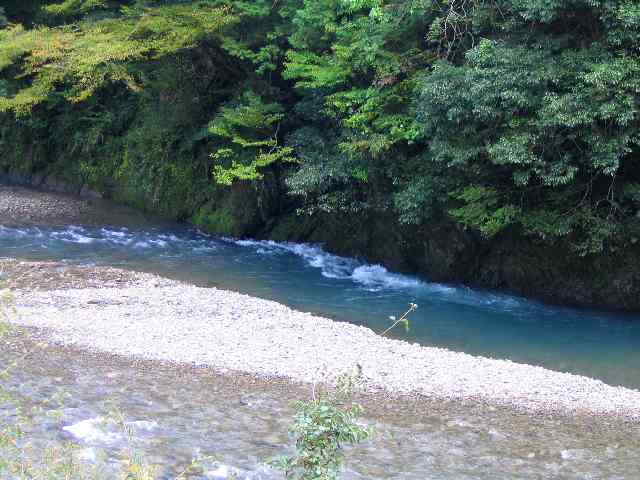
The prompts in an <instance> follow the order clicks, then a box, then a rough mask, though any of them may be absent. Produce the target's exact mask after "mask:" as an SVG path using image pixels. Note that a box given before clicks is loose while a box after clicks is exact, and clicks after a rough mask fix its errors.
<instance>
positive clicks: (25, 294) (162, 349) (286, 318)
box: [4, 260, 640, 421]
mask: <svg viewBox="0 0 640 480" xmlns="http://www.w3.org/2000/svg"><path fill="white" fill-rule="evenodd" d="M4 265H10V266H11V268H12V269H13V270H14V271H16V272H18V271H22V272H29V274H30V275H31V279H30V281H29V282H27V283H24V282H23V283H16V284H15V287H16V289H15V290H14V302H15V312H16V317H15V321H16V322H17V323H19V324H21V325H25V326H30V327H37V328H39V329H45V330H46V331H47V337H48V338H49V339H50V340H53V341H54V342H58V343H61V344H68V345H73V346H76V347H79V348H82V349H88V350H91V351H96V352H107V353H113V354H119V355H124V356H132V357H135V358H140V359H146V360H160V361H169V362H173V363H177V364H190V365H199V366H206V367H209V368H212V369H214V370H215V371H217V372H220V373H223V374H234V373H235V372H243V373H245V374H246V373H248V374H251V375H256V376H258V377H261V378H280V379H282V378H284V379H289V380H292V381H295V382H305V383H309V382H318V381H322V380H323V379H329V380H331V378H333V377H335V376H336V375H338V374H341V373H344V372H353V371H354V370H355V369H357V368H359V369H361V371H362V375H363V378H364V380H365V384H366V389H367V390H368V391H370V392H378V393H385V394H387V395H390V396H413V397H422V398H428V399H430V400H432V401H449V400H454V401H472V402H482V403H486V404H491V405H494V406H507V407H509V408H515V409H517V410H524V411H528V412H538V413H547V414H549V413H560V414H590V415H607V416H615V417H625V418H629V419H632V420H634V421H635V420H640V392H638V391H634V390H629V389H626V388H620V387H611V386H608V385H605V384H604V383H602V382H601V381H598V380H594V379H589V378H586V377H581V376H576V375H571V374H565V373H559V372H554V371H550V370H546V369H544V368H540V367H535V366H530V365H523V364H517V363H513V362H510V361H504V360H493V359H488V358H481V357H474V356H471V355H466V354H463V353H455V352H451V351H448V350H445V349H439V348H428V347H422V346H420V345H418V344H409V343H407V342H404V341H398V340H392V339H388V338H383V337H380V336H379V335H377V334H375V333H374V332H373V331H371V330H370V329H368V328H365V327H361V326H355V325H351V324H347V323H342V322H336V321H332V320H329V319H326V318H321V317H317V316H314V315H311V314H308V313H304V312H299V311H295V310H292V309H290V308H288V307H286V306H284V305H282V304H279V303H276V302H272V301H268V300H262V299H258V298H254V297H250V296H247V295H243V294H239V293H235V292H230V291H225V290H219V289H215V288H199V287H195V286H192V285H187V284H183V283H179V282H175V281H171V280H167V279H163V278H160V277H156V276H154V275H148V274H137V273H132V272H124V271H119V270H117V269H111V268H109V269H102V268H97V267H69V266H66V265H64V264H56V263H55V262H47V263H36V264H30V263H28V262H20V263H17V262H12V261H8V260H7V261H5V262H4ZM34 272H36V273H34ZM56 276H57V278H59V279H65V278H66V279H72V280H70V281H69V280H63V281H62V283H61V284H60V285H59V286H57V287H56V286H55V283H54V282H51V280H50V279H51V278H52V277H53V278H55V277H56ZM39 278H41V279H44V282H45V283H44V284H42V283H40V280H39ZM102 279H104V282H102ZM65 282H66V283H65Z"/></svg>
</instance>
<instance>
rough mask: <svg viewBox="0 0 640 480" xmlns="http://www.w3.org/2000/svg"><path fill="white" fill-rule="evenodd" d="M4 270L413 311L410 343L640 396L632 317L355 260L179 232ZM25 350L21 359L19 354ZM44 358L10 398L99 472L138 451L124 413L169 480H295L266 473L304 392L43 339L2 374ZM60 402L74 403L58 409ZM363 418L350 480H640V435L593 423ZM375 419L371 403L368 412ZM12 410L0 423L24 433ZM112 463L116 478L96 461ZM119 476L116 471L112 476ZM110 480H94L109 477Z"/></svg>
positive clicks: (121, 232)
mask: <svg viewBox="0 0 640 480" xmlns="http://www.w3.org/2000/svg"><path fill="white" fill-rule="evenodd" d="M0 255H1V256H4V257H14V258H21V259H31V260H57V261H63V262H67V263H70V264H84V265H109V266H117V267H123V268H128V269H133V270H141V271H147V272H153V273H157V274H160V275H164V276H168V277H171V278H175V279H179V280H184V281H188V282H192V283H196V284H198V285H202V286H216V287H220V288H226V289H232V290H237V291H241V292H244V293H248V294H251V295H255V296H259V297H263V298H268V299H272V300H277V301H280V302H283V303H285V304H287V305H289V306H292V307H294V308H297V309H299V310H303V311H310V312H314V313H318V314H321V315H324V316H328V317H332V318H335V319H337V320H341V321H348V322H353V323H357V324H363V325H367V326H370V327H371V328H373V329H374V330H376V331H381V330H383V329H385V328H386V327H387V326H389V325H390V323H391V320H390V318H389V316H391V315H395V316H398V315H400V314H401V313H402V312H403V310H404V309H406V308H407V304H408V303H409V302H414V303H417V304H418V305H419V307H418V310H417V311H415V312H412V313H411V317H410V318H411V325H410V329H409V330H408V331H404V330H402V329H397V330H395V331H394V332H393V335H395V336H396V337H399V338H403V339H406V340H408V341H411V342H419V343H421V344H424V345H436V346H441V347H446V348H449V349H453V350H458V351H465V352H467V353H472V354H479V355H485V356H488V357H494V358H508V359H511V360H514V361H519V362H526V363H531V364H535V365H542V366H545V367H547V368H550V369H554V370H561V371H569V372H573V373H578V374H583V375H588V376H592V377H596V378H600V379H602V380H604V381H606V382H607V383H610V384H614V385H625V386H629V387H632V388H637V387H638V386H640V354H639V353H638V350H637V348H636V346H637V345H638V344H639V341H640V322H639V321H637V320H639V319H638V318H637V317H634V316H633V315H620V314H613V313H606V312H596V311H588V310H577V309H570V308H558V307H553V306H548V305H544V304H541V303H537V302H534V301H530V300H526V299H523V298H520V297H516V296H511V295H507V294H503V293H496V292H489V291H480V290H474V289H470V288H467V287H464V286H457V285H443V284H437V283H432V282H429V281H428V280H427V279H421V278H417V277H412V276H406V275H400V274H396V273H392V272H389V271H387V270H386V269H385V268H383V267H381V266H379V265H370V264H367V263H365V262H362V261H360V260H357V259H351V258H343V257H338V256H335V255H331V254H329V253H327V252H325V251H323V250H322V249H321V248H320V247H319V246H314V245H303V244H290V243H275V242H269V241H253V240H237V239H231V238H219V237H213V236H209V235H206V234H203V233H201V232H199V231H197V230H194V229H191V228H188V227H184V226H179V225H155V226H154V225H145V226H144V227H129V228H125V227H81V226H66V227H51V226H48V227H45V226H33V225H31V226H0ZM23 341H24V342H26V343H25V345H22V344H21V343H20V342H23ZM25 350H26V351H32V352H33V353H32V354H31V355H29V356H27V357H26V358H24V359H23V360H22V361H21V364H20V368H19V369H18V370H16V371H15V372H14V375H13V376H12V377H11V378H10V379H8V380H4V381H3V384H4V385H5V386H6V387H8V388H9V389H10V390H12V391H13V392H14V393H15V394H17V395H18V396H19V397H21V398H22V399H23V401H24V402H26V404H27V405H28V406H33V407H35V409H34V410H32V411H31V413H29V415H28V416H29V419H30V420H31V425H32V426H31V427H28V428H27V431H26V433H27V436H28V438H29V440H30V442H31V443H32V444H34V445H36V446H38V445H52V444H53V445H59V444H62V443H64V442H68V441H70V442H72V443H73V444H75V445H77V448H78V450H77V452H76V453H77V456H78V458H79V459H80V461H82V462H85V463H86V464H101V465H104V467H102V468H105V469H106V470H105V477H104V478H115V473H114V472H116V471H117V469H118V464H119V461H120V460H121V459H122V451H123V449H127V448H130V442H128V441H126V439H125V436H124V435H123V433H122V432H121V431H119V430H118V429H114V428H112V427H109V426H104V425H102V423H101V419H103V418H104V417H107V416H108V415H109V411H110V409H111V408H112V405H114V404H115V405H117V406H118V408H120V409H121V411H122V414H123V415H124V418H125V420H126V422H127V424H128V426H129V428H130V429H131V430H132V432H133V437H132V442H133V443H134V444H135V448H136V449H137V450H139V451H140V452H141V453H142V454H143V455H144V457H145V458H146V459H147V460H148V461H150V462H151V463H154V464H157V465H159V466H160V472H161V477H160V478H163V479H173V478H175V477H176V473H177V472H179V471H181V470H182V469H184V467H185V466H186V465H187V464H188V463H189V461H190V459H192V458H193V457H194V456H199V455H203V456H207V457H209V456H211V457H212V458H211V459H209V460H207V461H205V464H204V465H205V468H204V469H203V470H202V471H201V474H202V475H198V476H194V477H192V478H207V479H231V478H239V479H243V480H272V479H278V478H281V477H280V476H279V475H278V474H276V473H275V472H273V471H272V470H270V469H269V468H267V467H265V466H264V461H265V460H267V459H269V458H273V457H274V456H277V455H279V454H282V453H285V452H287V451H290V447H291V439H290V438H289V437H288V436H287V428H288V427H289V426H290V424H291V419H292V416H293V409H292V403H293V402H294V401H296V400H300V399H304V398H308V397H309V391H308V389H307V388H305V387H296V386H291V385H286V384H280V385H277V384H276V385H271V384H268V383H261V382H260V381H257V382H256V381H254V380H251V379H250V378H249V377H248V378H246V379H244V380H238V379H230V378H225V377H219V376H216V375H213V374H211V373H209V372H208V371H207V370H206V369H189V368H186V367H185V368H186V371H185V369H182V368H178V369H177V368H176V367H174V366H170V365H169V366H167V365H163V364H158V363H153V362H147V363H144V362H142V363H141V362H136V361H133V360H129V359H124V358H119V357H113V356H109V355H105V356H101V355H88V354H85V353H82V352H78V351H74V350H68V349H64V348H57V347H52V348H48V349H47V350H44V351H41V350H39V349H37V348H35V347H34V346H33V344H31V343H30V340H28V339H25V340H19V341H17V343H16V344H15V345H13V346H12V347H11V348H0V365H2V364H6V363H8V362H9V361H10V360H11V359H12V358H13V357H14V356H15V355H14V353H15V351H19V352H22V351H25ZM58 392H64V393H65V394H67V395H68V397H67V398H66V400H64V401H58V400H57V399H56V398H57V397H56V394H57V393H58ZM364 401H365V411H366V415H365V421H366V422H367V423H369V424H370V425H373V426H375V429H376V433H375V435H374V437H373V440H372V441H370V442H368V443H366V444H364V445H362V446H359V447H357V448H355V449H349V451H348V452H347V461H348V463H347V465H348V468H347V470H346V472H345V475H344V478H345V480H356V479H398V480H404V479H406V480H414V479H415V480H423V479H424V480H427V479H442V480H467V479H468V480H472V479H480V480H485V479H486V480H490V479H491V480H493V479H515V478H518V479H532V480H533V479H543V478H544V479H547V478H562V479H575V480H578V479H587V478H589V479H607V480H612V479H634V478H637V472H638V471H639V470H640V436H639V435H638V428H637V425H636V424H633V423H627V422H625V421H623V420H619V419H605V418H603V419H599V418H594V417H589V416H580V415H576V416H564V417H563V416H554V415H549V416H532V415H529V414H525V413H519V412H516V411H511V410H509V409H501V408H495V407H490V406H486V405H478V404H459V403H455V402H451V403H441V402H440V403H434V402H430V401H427V400H424V401H417V402H410V403H409V404H406V403H399V404H397V405H395V404H394V403H392V402H389V403H387V402H386V401H380V400H371V399H369V400H367V399H366V398H365V399H364ZM367 402H368V403H367ZM12 418H14V417H13V411H12V408H11V406H10V405H8V406H7V405H4V406H2V405H0V423H2V421H3V420H4V421H7V420H8V421H9V423H11V421H12ZM100 458H103V459H104V462H101V461H100V460H99V459H100ZM105 462H106V463H105ZM96 478H97V477H96Z"/></svg>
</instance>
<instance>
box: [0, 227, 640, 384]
mask: <svg viewBox="0 0 640 480" xmlns="http://www.w3.org/2000/svg"><path fill="white" fill-rule="evenodd" d="M0 255H2V256H7V257H16V258H28V259H49V260H64V261H66V262H70V263H80V264H100V265H112V266H119V267H124V268H129V269H134V270H142V271H147V272H154V273H159V274H161V275H166V276H169V277H172V278H177V279H181V280H186V281H189V282H193V283H197V284H200V285H206V286H219V287H222V288H228V289H232V290H237V291H241V292H244V293H248V294H251V295H255V296H259V297H263V298H268V299H272V300H277V301H280V302H282V303H285V304H287V305H289V306H292V307H294V308H296V309H299V310H302V311H310V312H313V313H318V314H322V315H324V316H329V317H332V318H335V319H338V320H344V321H349V322H353V323H357V324H363V325H367V326H370V327H371V328H373V329H374V330H376V331H381V330H383V329H385V328H386V327H387V326H388V325H390V323H391V321H390V320H389V316H390V315H396V316H399V315H400V314H401V313H402V312H403V310H404V309H406V306H407V304H408V303H409V302H415V303H417V304H418V305H419V308H418V310H417V311H416V312H413V313H412V314H411V316H410V318H411V328H410V330H409V331H408V332H405V331H403V330H402V329H396V330H395V331H394V332H393V333H392V335H395V336H397V337H400V338H404V339H407V340H410V341H415V342H419V343H421V344H423V345H434V346H442V347H446V348H449V349H452V350H456V351H464V352H467V353H470V354H475V355H483V356H488V357H492V358H507V359H511V360H514V361H517V362H524V363H529V364H534V365H541V366H544V367H546V368H550V369H553V370H559V371H565V372H571V373H577V374H582V375H587V376H590V377H595V378H599V379H602V380H604V381H605V382H607V383H609V384H612V385H625V386H628V387H632V388H639V387H640V348H638V347H639V346H640V316H638V315H622V314H613V313H605V312H596V311H589V310H577V309H571V308H560V307H554V306H548V305H544V304H541V303H538V302H534V301H530V300H526V299H523V298H520V297H515V296H510V295H507V294H501V293H495V292H489V291H481V290H474V289H470V288H467V287H464V286H456V285H443V284H438V283H431V282H429V281H427V280H424V279H419V278H417V277H412V276H406V275H400V274H395V273H391V272H388V271H387V270H386V269H385V268H383V267H381V266H379V265H368V264H365V263H363V262H360V261H358V260H356V259H351V258H343V257H338V256H334V255H330V254H328V253H326V252H324V251H323V250H322V249H321V248H320V247H318V246H312V245H304V244H289V243H275V242H269V241H252V240H235V239H226V238H217V237H212V236H208V235H205V234H202V233H200V232H198V231H196V230H194V229H190V228H186V227H182V226H178V225H173V224H169V225H162V226H159V227H156V228H149V227H146V228H144V229H133V228H131V229H129V228H115V227H104V228H94V227H80V226H70V227H36V226H22V227H8V226H0Z"/></svg>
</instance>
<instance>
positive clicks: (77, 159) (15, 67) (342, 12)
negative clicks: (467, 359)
mask: <svg viewBox="0 0 640 480" xmlns="http://www.w3.org/2000/svg"><path fill="white" fill-rule="evenodd" d="M2 5H3V7H2V8H1V9H0V168H1V169H2V171H3V172H4V173H5V174H6V175H7V176H8V177H9V178H12V179H19V178H23V179H28V180H29V181H30V182H31V183H38V182H47V181H48V182H50V183H51V182H53V180H51V179H53V178H55V182H63V183H65V184H67V185H75V186H77V188H78V190H80V188H82V187H84V188H90V189H91V190H95V191H99V192H101V193H102V194H104V195H105V196H107V197H110V198H114V199H116V200H119V201H123V202H125V203H129V204H132V205H135V206H137V207H140V208H144V209H147V210H149V211H154V212H157V213H161V214H163V215H165V216H168V217H170V218H174V219H178V220H189V221H191V222H193V223H195V224H197V225H199V226H201V227H202V228H205V229H207V230H209V231H212V232H217V233H223V234H231V235H236V236H242V235H252V236H269V237H271V238H275V239H290V240H304V241H321V242H324V243H325V244H327V245H328V247H329V248H331V249H333V250H334V251H338V252H341V253H347V254H359V255H365V256H367V257H368V258H370V259H372V260H375V261H382V262H384V263H386V264H387V265H390V266H392V267H395V268H398V269H403V270H409V271H414V272H422V273H425V274H427V275H429V276H430V277H431V278H434V279H436V280H445V281H466V282H470V283H474V284H479V285H485V286H490V287H500V288H508V289H512V290H516V291H519V292H522V293H525V294H530V295H535V296H539V297H542V298H546V299H550V300H555V301H563V302H571V303H578V304H584V305H604V306H608V307H615V308H623V309H640V245H639V244H640V242H639V239H640V165H638V161H639V160H640V130H639V129H638V127H639V125H640V115H639V111H638V109H639V108H640V3H638V2H636V1H635V0H396V1H389V0H247V1H244V0H199V1H185V0H183V1H152V0H148V1H144V0H129V1H115V0H65V1H62V2H61V1H59V0H58V1H46V0H8V1H7V0H5V1H3V2H2Z"/></svg>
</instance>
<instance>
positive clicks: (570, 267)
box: [0, 172, 640, 311]
mask: <svg viewBox="0 0 640 480" xmlns="http://www.w3.org/2000/svg"><path fill="white" fill-rule="evenodd" d="M0 180H2V181H4V182H9V183H14V184H16V183H19V184H22V185H28V186H32V187H38V188H40V189H45V190H54V191H63V192H68V193H74V194H78V193H80V194H82V195H84V196H92V197H95V196H98V195H99V193H98V192H94V191H91V190H89V189H88V188H87V186H86V185H83V184H81V183H65V182H64V181H62V180H60V179H57V178H55V177H54V176H52V175H48V176H47V175H43V174H32V175H25V174H13V175H11V174H9V175H7V174H5V175H4V176H2V177H0ZM127 185H128V184H127V183H124V184H121V183H118V181H115V180H112V181H111V189H110V193H111V195H112V196H113V197H114V198H115V199H117V200H119V201H121V202H123V203H127V204H129V205H132V206H136V207H138V208H140V207H142V208H144V209H146V210H147V211H151V212H155V213H164V214H165V216H169V217H171V218H172V219H174V220H179V219H181V218H180V217H179V216H178V215H173V216H171V215H167V211H166V209H165V208H161V207H162V206H159V205H158V204H157V203H156V202H154V198H153V195H150V194H146V195H145V194H144V193H143V192H137V194H136V195H130V196H127V195H125V194H123V193H122V192H127ZM213 192H214V193H213V194H211V195H210V197H209V198H208V200H207V201H206V202H204V203H202V204H201V205H200V206H198V207H197V208H195V209H192V211H190V210H189V207H188V206H186V205H183V206H178V208H176V209H175V211H180V212H189V213H188V215H186V216H185V215H184V214H182V219H185V218H186V219H187V221H189V222H190V223H192V224H194V225H195V226H197V227H199V228H201V229H203V230H205V231H207V232H210V233H214V234H220V235H231V236H236V237H258V238H265V239H272V240H276V241H294V242H308V243H319V244H322V245H323V246H324V247H325V248H326V249H327V250H328V251H330V252H332V253H336V254H340V255H345V256H356V257H362V258H364V259H366V260H367V261H368V262H372V263H380V264H382V265H384V266H385V267H387V268H389V269H392V270H396V271H402V272H406V273H413V274H417V275H421V276H424V277H426V278H428V279H430V280H432V281H436V282H445V283H446V282H448V283H464V284H468V285H470V286H476V287H484V288H490V289H498V290H506V291H511V292H515V293H518V294H521V295H524V296H527V297H531V298H537V299H540V300H544V301H547V302H551V303H558V304H568V305H576V306H583V307H596V308H605V309H611V310H624V311H640V246H636V247H635V248H633V249H627V250H624V251H622V252H620V253H618V254H616V255H600V256H587V257H578V256H576V254H575V252H571V251H570V249H569V248H568V246H567V245H563V244H558V245H548V244H544V243H542V242H539V241H535V240H532V239H530V238H526V237H522V236H518V235H516V234H514V233H509V234H505V235H501V236H499V237H497V238H494V239H492V240H491V241H488V240H486V239H484V238H482V237H481V236H479V235H477V234H475V233H474V232H472V231H470V230H465V229H463V228H462V227H460V226H459V225H456V224H455V223H453V222H451V221H448V220H446V219H444V220H441V221H439V222H437V223H434V224H430V225H425V226H422V227H408V226H406V225H405V226H403V225H399V224H398V222H397V221H396V219H395V217H394V216H393V215H392V213H391V212H380V211H376V212H374V211H369V212H362V213H360V214H358V215H347V214H343V215H336V214H316V215H311V216H305V215H298V214H296V213H295V208H294V207H295V204H292V202H291V199H290V198H288V197H287V196H286V193H284V190H283V189H282V186H281V185H280V182H279V181H278V175H277V172H269V173H268V174H267V175H266V176H265V180H264V181H263V182H260V183H257V184H256V183H249V182H240V183H236V184H234V185H233V186H232V187H218V188H216V189H215V190H214V191H213Z"/></svg>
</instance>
